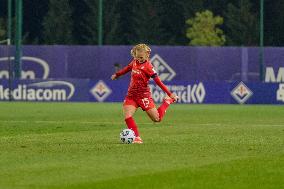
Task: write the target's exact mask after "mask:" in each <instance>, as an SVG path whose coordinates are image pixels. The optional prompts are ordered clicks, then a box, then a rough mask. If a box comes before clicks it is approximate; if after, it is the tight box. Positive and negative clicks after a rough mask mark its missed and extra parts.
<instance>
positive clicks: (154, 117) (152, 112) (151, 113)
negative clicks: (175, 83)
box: [146, 108, 160, 122]
mask: <svg viewBox="0 0 284 189" xmlns="http://www.w3.org/2000/svg"><path fill="white" fill-rule="evenodd" d="M146 113H147V114H148V116H149V117H150V119H151V120H152V121H154V122H160V116H159V112H158V110H157V108H152V109H150V110H148V111H146Z"/></svg>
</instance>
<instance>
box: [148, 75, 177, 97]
mask: <svg viewBox="0 0 284 189" xmlns="http://www.w3.org/2000/svg"><path fill="white" fill-rule="evenodd" d="M151 77H152V78H153V80H154V81H155V83H156V84H157V85H158V86H159V87H160V88H161V89H162V90H163V91H164V92H165V93H167V95H168V96H169V97H171V98H172V99H174V100H175V101H177V100H178V96H177V95H176V94H174V93H172V92H171V91H170V90H169V89H168V87H167V86H166V85H165V84H164V83H163V82H162V81H161V79H160V77H159V76H158V74H157V73H155V74H153V75H152V76H151Z"/></svg>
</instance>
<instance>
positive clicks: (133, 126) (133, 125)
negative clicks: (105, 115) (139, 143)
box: [125, 117, 139, 137]
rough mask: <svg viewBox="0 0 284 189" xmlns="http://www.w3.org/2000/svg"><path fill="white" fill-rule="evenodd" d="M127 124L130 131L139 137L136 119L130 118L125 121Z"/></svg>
mask: <svg viewBox="0 0 284 189" xmlns="http://www.w3.org/2000/svg"><path fill="white" fill-rule="evenodd" d="M125 123H126V125H127V127H128V129H131V130H132V131H133V132H134V133H135V136H136V137H139V132H138V128H137V125H136V123H135V121H134V119H133V118H132V117H129V118H127V119H125Z"/></svg>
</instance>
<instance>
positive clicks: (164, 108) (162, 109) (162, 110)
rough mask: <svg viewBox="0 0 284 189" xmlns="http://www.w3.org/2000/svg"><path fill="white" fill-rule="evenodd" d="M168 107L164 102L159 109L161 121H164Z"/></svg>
mask: <svg viewBox="0 0 284 189" xmlns="http://www.w3.org/2000/svg"><path fill="white" fill-rule="evenodd" d="M168 107H169V104H168V103H166V102H165V101H163V104H161V106H160V107H159V108H158V112H159V117H160V121H162V119H163V117H164V115H165V114H166V110H167V108H168Z"/></svg>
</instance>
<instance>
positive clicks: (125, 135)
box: [120, 129, 135, 144]
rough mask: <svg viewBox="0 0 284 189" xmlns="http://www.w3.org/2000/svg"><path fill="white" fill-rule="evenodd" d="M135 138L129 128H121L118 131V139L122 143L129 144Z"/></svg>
mask: <svg viewBox="0 0 284 189" xmlns="http://www.w3.org/2000/svg"><path fill="white" fill-rule="evenodd" d="M134 139H135V133H134V132H133V131H132V130H131V129H123V131H121V133H120V140H121V142H122V143H124V144H131V143H132V142H133V141H134Z"/></svg>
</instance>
